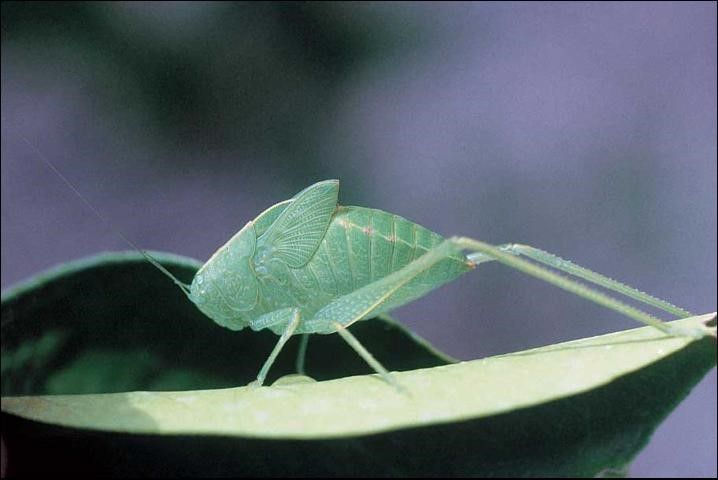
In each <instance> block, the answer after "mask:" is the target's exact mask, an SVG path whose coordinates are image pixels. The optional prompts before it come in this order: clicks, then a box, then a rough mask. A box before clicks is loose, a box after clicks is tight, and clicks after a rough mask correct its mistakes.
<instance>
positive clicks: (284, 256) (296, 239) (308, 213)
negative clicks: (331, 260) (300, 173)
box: [257, 180, 339, 268]
mask: <svg viewBox="0 0 718 480" xmlns="http://www.w3.org/2000/svg"><path fill="white" fill-rule="evenodd" d="M338 196H339V180H324V181H322V182H318V183H315V184H314V185H311V186H309V187H307V188H305V189H304V190H302V191H301V192H299V193H298V194H296V195H295V196H294V198H293V199H292V203H291V204H290V205H289V206H287V207H286V208H285V209H284V211H283V212H282V213H281V214H280V215H279V217H277V219H276V220H275V221H274V222H273V223H272V225H271V226H270V227H269V228H268V229H267V231H266V232H265V233H264V235H262V236H261V237H260V238H259V240H258V241H257V249H258V251H260V250H261V251H266V252H267V253H268V254H269V255H271V257H272V258H273V259H278V260H281V261H283V262H284V263H285V264H287V265H288V266H289V267H291V268H300V267H302V266H304V265H306V263H307V262H308V261H309V260H310V259H311V258H312V256H313V255H314V252H316V251H317V248H319V244H320V243H321V241H322V239H323V238H324V234H325V233H326V232H327V228H328V227H329V222H331V220H332V215H333V214H334V211H335V210H336V206H337V198H338Z"/></svg>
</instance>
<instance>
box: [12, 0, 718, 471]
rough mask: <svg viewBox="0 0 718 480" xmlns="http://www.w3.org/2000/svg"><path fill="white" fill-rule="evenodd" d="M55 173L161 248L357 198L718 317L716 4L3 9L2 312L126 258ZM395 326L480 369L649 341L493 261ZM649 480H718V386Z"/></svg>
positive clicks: (189, 245)
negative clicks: (293, 209) (531, 351)
mask: <svg viewBox="0 0 718 480" xmlns="http://www.w3.org/2000/svg"><path fill="white" fill-rule="evenodd" d="M28 143H29V144H30V145H32V146H30V145H29V144H28ZM36 150H37V151H36ZM38 151H39V152H41V153H38ZM41 155H42V156H45V157H46V158H47V159H49V160H50V161H52V162H53V163H54V164H55V165H57V167H58V168H59V169H60V170H61V171H62V172H63V173H64V174H65V175H66V176H67V177H68V178H69V179H70V180H71V181H72V182H73V183H75V184H76V185H77V186H78V188H79V190H80V191H81V192H82V193H83V195H85V196H86V197H87V198H88V200H89V201H90V202H91V203H92V204H93V205H94V206H95V207H96V208H97V209H98V210H99V211H101V212H102V213H103V215H105V216H106V217H107V218H108V219H109V221H110V222H111V223H112V224H113V225H114V226H115V227H116V228H117V229H119V230H121V231H122V232H124V233H125V234H126V235H127V236H128V237H129V238H131V239H132V240H133V241H134V242H136V243H137V244H138V245H140V246H141V247H142V248H146V249H154V250H163V251H168V252H174V253H179V254H183V255H187V256H191V257H195V258H198V259H207V258H209V256H210V255H211V254H212V253H213V251H214V250H215V249H216V248H217V247H219V246H220V245H221V244H223V243H224V242H225V241H226V240H227V239H228V238H229V237H230V236H231V235H232V234H234V233H235V232H236V231H237V230H238V229H239V228H241V227H242V226H243V225H244V224H245V223H246V221H248V220H249V219H251V218H253V217H254V216H255V215H256V214H257V213H259V212H260V211H261V210H262V209H264V208H265V207H267V206H269V205H271V204H273V203H275V202H277V201H280V200H283V199H286V198H289V197H291V196H292V195H294V194H295V193H296V192H297V191H299V190H301V189H302V188H304V187H305V186H307V185H308V184H310V183H312V182H314V181H317V180H320V179H325V178H339V179H341V181H342V190H341V194H340V199H341V200H340V201H341V203H343V204H348V205H362V206H368V207H376V208H381V209H384V210H387V211H390V212H393V213H397V214H399V215H402V216H404V217H406V218H409V219H411V220H414V221H417V222H419V223H421V224H423V225H425V226H426V227H428V228H430V229H432V230H434V231H436V232H439V233H442V234H445V235H451V234H461V235H467V236H471V237H475V238H479V239H482V240H485V241H489V242H492V243H503V242H522V243H528V244H530V245H534V246H537V247H540V248H543V249H546V250H548V251H551V252H554V253H556V254H559V255H561V256H563V257H565V258H568V259H572V260H575V261H576V262H577V263H579V264H581V265H584V266H587V267H589V268H592V269H594V270H597V271H599V272H601V273H604V274H607V275H609V276H611V277H614V278H617V279H619V280H622V281H625V282H627V283H628V284H630V285H633V286H635V287H637V288H640V289H642V290H645V291H647V292H650V293H652V294H655V295H657V296H659V297H661V298H666V299H668V300H670V301H672V302H674V303H676V304H677V305H680V306H682V307H685V308H687V309H689V310H691V311H693V312H695V313H707V312H712V311H714V310H715V309H716V4H715V3H689V2H685V3H683V2H681V3H666V2H663V3H640V4H630V3H620V4H614V3H600V4H598V3H580V4H579V3H560V4H552V3H531V4H528V3H456V4H444V3H442V4H438V3H436V4H433V3H308V4H306V3H288V4H284V3H248V4H247V3H238V4H237V3H224V2H221V3H213V2H202V3H193V2H187V3H185V2H177V3H175V2H163V3H159V2H158V3H144V2H132V3H129V2H127V3H125V2H117V3H101V4H100V3H74V4H69V5H57V6H56V5H54V4H43V3H39V2H32V3H8V2H4V3H3V4H2V287H3V289H4V288H7V287H8V286H10V285H12V284H14V283H15V282H18V281H20V280H22V279H24V278H27V277H28V276H30V275H33V274H35V273H38V272H40V271H42V270H44V269H46V268H48V267H51V266H53V265H55V264H58V263H61V262H66V261H68V260H72V259H77V258H80V257H83V256H86V255H90V254H95V253H98V252H100V251H106V250H126V249H127V246H126V245H125V244H124V243H123V242H122V240H120V239H119V238H118V237H117V235H116V234H115V233H113V231H112V230H111V229H109V228H108V227H106V226H105V225H104V224H103V223H102V222H101V221H99V220H98V219H97V218H96V217H95V216H94V215H93V214H92V213H91V212H90V211H89V210H88V209H87V208H86V207H85V206H84V205H83V204H82V202H81V201H80V200H79V199H78V198H77V197H76V196H75V195H74V194H73V193H72V192H71V191H70V190H69V189H68V188H67V186H66V185H64V184H63V182H62V181H61V180H60V179H59V178H58V177H57V175H56V174H54V173H53V172H52V171H51V170H50V169H49V168H48V167H47V166H46V165H45V164H44V163H43V162H42V160H41V158H40V156H41ZM396 316H397V317H398V318H399V319H401V320H402V321H403V323H405V324H406V325H407V326H409V327H410V328H411V329H413V330H415V331H417V332H418V333H420V334H421V335H422V336H424V337H426V338H427V339H429V340H430V341H431V342H432V343H433V344H434V345H436V346H437V347H439V348H440V349H442V350H444V351H446V352H448V353H450V354H452V355H455V356H458V357H460V358H464V359H472V358H478V357H483V356H487V355H493V354H498V353H505V352H509V351H513V350H518V349H525V348H529V347H534V346H540V345H545V344H548V343H552V342H558V341H565V340H570V339H574V338H579V337H583V336H588V335H598V334H602V333H606V332H609V331H614V330H617V329H623V328H629V327H633V326H636V325H635V324H634V323H633V322H632V321H630V320H627V319H626V318H622V317H620V316H618V315H616V314H613V313H611V312H608V311H607V310H605V309H602V308H600V307H596V306H594V305H592V304H588V303H587V302H586V301H584V300H581V299H579V298H576V297H573V296H571V295H570V294H567V293H564V292H563V291H560V290H557V289H555V288H554V287H551V286H548V285H543V284H541V283H540V282H539V281H537V280H534V279H532V278H526V277H524V276H523V275H522V274H519V273H517V272H513V271H509V270H508V269H507V268H506V267H504V266H502V265H493V264H487V265H482V266H481V267H480V268H479V269H478V270H477V271H476V272H474V273H472V274H469V275H466V276H464V277H463V278H461V279H460V280H458V281H456V282H454V283H452V284H450V285H447V286H445V287H443V288H441V289H440V290H438V291H435V292H434V293H432V294H431V295H429V296H428V297H425V298H423V299H420V300H419V301H416V302H414V303H412V304H410V305H408V306H406V307H404V308H402V309H401V310H399V311H398V312H397V315H396ZM631 473H632V474H633V475H635V476H716V372H715V370H714V371H713V372H711V374H709V375H708V377H707V378H706V379H705V380H704V381H703V382H702V383H701V384H700V385H699V386H698V387H697V388H696V389H695V390H694V392H693V393H692V394H691V395H690V396H689V397H688V398H687V399H686V401H685V402H683V403H682V405H681V406H680V407H679V408H678V409H677V410H676V411H675V413H674V414H673V415H672V416H671V417H670V418H669V419H668V420H667V421H666V422H665V423H664V424H663V425H662V426H661V428H660V429H659V430H658V431H657V432H656V434H655V436H654V438H653V440H652V442H651V444H650V445H649V446H648V447H647V448H646V449H645V451H644V452H643V453H642V454H641V455H640V457H639V458H638V459H637V461H636V462H635V464H634V465H633V468H632V470H631Z"/></svg>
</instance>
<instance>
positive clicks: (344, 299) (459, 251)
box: [27, 142, 704, 387]
mask: <svg viewBox="0 0 718 480" xmlns="http://www.w3.org/2000/svg"><path fill="white" fill-rule="evenodd" d="M27 143H28V144H29V145H30V146H31V147H32V148H33V149H35V148H34V147H33V146H32V145H31V144H30V143H29V142H27ZM35 150H36V151H37V149H35ZM38 153H40V152H38ZM40 156H41V158H42V159H43V160H44V161H45V163H47V164H48V165H49V166H50V168H52V169H53V170H54V171H55V173H57V174H58V175H59V176H60V177H61V178H62V180H64V181H65V183H67V185H68V186H69V187H70V188H71V189H72V190H73V191H74V192H75V193H76V194H77V195H78V196H79V197H80V198H81V199H82V200H83V201H84V202H85V204H86V205H87V206H88V207H89V208H90V209H91V210H92V211H93V213H95V215H97V216H98V217H99V218H100V219H101V220H103V221H104V222H106V223H109V222H107V220H106V219H105V218H104V217H103V216H102V215H101V214H100V213H99V212H98V211H97V210H96V209H95V208H94V207H93V206H92V205H91V204H90V203H89V202H88V201H87V200H86V199H85V198H84V197H83V196H82V195H81V194H80V193H79V191H78V190H77V189H76V188H75V187H74V186H73V185H72V183H71V182H70V181H69V180H68V179H67V178H65V176H64V175H62V173H60V172H59V171H58V170H57V169H56V168H55V167H54V166H53V165H52V164H51V163H50V162H49V161H48V160H46V159H45V157H44V156H42V155H41V154H40ZM338 195H339V181H338V180H325V181H321V182H318V183H315V184H313V185H311V186H309V187H307V188H305V189H304V190H302V191H301V192H299V193H298V194H296V195H295V196H294V197H293V198H291V199H289V200H285V201H282V202H279V203H277V204H275V205H272V206H271V207H269V208H268V209H266V210H264V211H263V212H262V213H260V214H259V216H257V218H255V219H254V220H252V221H250V222H248V223H247V224H246V225H245V226H244V227H243V228H242V229H241V230H240V231H239V232H237V233H236V234H235V235H234V236H233V237H232V238H230V239H229V241H227V243H225V244H224V245H223V246H221V247H220V248H219V249H218V250H217V251H216V252H215V253H214V254H213V255H212V256H211V258H210V259H209V260H207V262H206V263H205V264H204V265H203V266H202V267H201V268H200V269H199V271H198V272H197V273H196V275H195V277H194V279H193V281H192V283H191V285H186V284H184V283H182V282H181V281H180V280H179V279H177V278H176V277H174V276H173V275H172V274H171V273H170V272H168V271H167V270H166V269H165V268H164V267H163V266H162V265H160V264H159V263H158V262H157V261H156V260H155V259H153V258H152V257H151V256H150V255H149V254H147V253H146V252H144V251H143V250H141V249H139V248H138V247H137V246H136V245H135V244H134V243H133V242H131V241H130V240H128V239H127V238H126V237H125V236H124V235H122V234H121V233H119V235H120V236H121V237H122V238H123V240H125V242H127V243H128V244H129V245H131V246H132V247H133V248H135V249H137V250H138V251H140V252H141V253H142V255H144V257H145V258H146V259H147V260H148V261H149V262H150V263H152V264H153V265H154V266H155V267H157V268H158V269H159V270H160V271H162V273H164V274H165V275H167V276H168V277H169V278H170V279H172V281H173V282H174V283H175V284H177V286H179V287H180V288H181V289H182V291H183V292H184V293H185V294H186V295H187V297H188V298H189V300H191V301H192V302H193V303H194V304H195V305H196V306H197V307H198V308H199V310H200V311H202V312H203V313H204V314H205V315H206V316H208V317H209V318H211V319H212V320H214V321H215V322H216V323H217V324H219V325H221V326H224V327H227V328H229V329H231V330H241V329H243V328H246V327H250V328H251V329H252V330H262V329H265V328H266V329H269V330H271V331H272V332H273V333H275V334H277V335H279V340H278V342H277V344H276V346H275V347H274V349H273V350H272V352H271V353H270V355H269V357H268V358H267V360H266V361H265V362H264V365H263V366H262V368H261V370H260V371H259V374H258V375H257V380H256V382H254V383H255V385H258V386H261V385H262V384H263V383H264V380H265V378H266V376H267V373H268V372H269V369H270V368H271V366H272V364H273V363H274V361H275V359H276V358H277V355H278V354H279V352H280V351H281V350H282V348H283V346H284V345H285V344H286V342H287V341H288V340H289V339H290V338H291V337H292V336H293V335H297V334H302V335H303V336H302V339H301V342H302V343H301V344H300V348H299V353H298V358H297V370H298V372H299V373H304V372H303V370H304V356H305V354H306V348H307V341H308V335H309V334H312V333H319V334H331V333H339V334H340V335H341V337H342V338H343V339H344V340H345V341H346V342H347V343H348V344H349V345H350V346H351V347H352V348H353V349H354V350H355V351H356V352H357V353H358V354H359V355H360V356H361V357H362V358H363V359H364V360H365V361H366V362H367V363H368V364H369V365H370V366H371V367H372V368H373V369H374V370H376V371H377V372H378V373H379V374H380V375H381V376H382V377H383V378H384V379H385V380H386V381H388V382H390V383H392V384H394V385H395V386H397V387H400V386H399V385H398V384H396V382H395V381H394V380H393V377H392V376H391V375H390V374H389V372H388V371H387V370H386V369H385V368H384V367H383V366H382V364H381V363H380V362H379V361H378V360H377V359H375V358H374V357H373V355H371V353H369V352H368V351H367V350H366V348H364V346H363V345H361V343H360V342H359V341H358V340H357V339H356V337H354V336H353V335H352V334H351V333H350V332H349V330H348V327H349V326H350V325H351V324H353V323H354V322H356V321H359V320H366V319H370V318H373V317H377V316H379V315H381V314H385V313H387V312H389V311H390V310H392V309H394V308H397V307H399V306H401V305H404V304H406V303H408V302H410V301H412V300H415V299H417V298H419V297H421V296H423V295H425V294H427V293H429V292H430V291H431V290H433V289H435V288H438V287H439V286H441V285H443V284H445V283H447V282H449V281H451V280H454V279H456V278H457V277H459V276H461V275H462V274H464V273H466V272H468V271H470V270H472V269H474V268H475V267H476V266H477V265H479V264H481V263H484V262H488V261H499V262H501V263H504V264H506V265H509V266H511V267H513V268H516V269H518V270H520V271H523V272H524V273H527V274H529V275H532V276H535V277H538V278H540V279H542V280H545V281H547V282H549V283H552V284H554V285H556V286H558V287H560V288H562V289H564V290H567V291H570V292H572V293H574V294H576V295H579V296H581V297H584V298H586V299H588V300H591V301H593V302H595V303H598V304H600V305H603V306H605V307H607V308H610V309H612V310H615V311H617V312H619V313H622V314H624V315H626V316H628V317H631V318H633V319H635V320H637V321H639V322H642V323H644V324H646V325H650V326H653V327H655V328H657V329H659V330H662V331H663V332H665V333H667V334H669V335H690V336H694V337H700V336H703V335H704V332H702V331H696V332H693V331H690V332H686V331H675V330H674V329H672V328H670V327H669V326H668V325H666V324H664V323H663V322H662V321H661V320H659V319H657V318H655V317H653V316H651V315H649V314H647V313H645V312H643V311H641V310H639V309H637V308H634V307H631V306H629V305H626V304H624V303H622V302H619V301H618V300H615V299H613V298H612V297H610V296H608V295H606V294H603V293H601V292H599V291H597V290H595V289H592V288H590V287H588V286H586V285H584V284H581V283H578V282H576V281H574V280H571V279H570V278H567V277H563V276H560V275H558V274H556V273H554V272H553V271H551V270H548V269H546V268H543V267H541V266H539V264H544V265H546V266H549V267H552V268H554V269H556V270H559V271H562V272H564V273H567V274H569V275H572V276H575V277H578V278H581V279H582V280H584V281H587V282H589V283H592V284H595V285H598V286H601V287H603V288H606V289H608V290H611V291H614V292H617V293H620V294H622V295H625V296H628V297H631V298H633V299H635V300H638V301H639V302H642V303H645V304H647V305H651V306H653V307H656V308H659V309H661V310H664V311H666V312H669V313H671V314H673V315H676V316H678V317H687V316H691V313H690V312H687V311H686V310H683V309H681V308H678V307H676V306H674V305H671V304H670V303H668V302H665V301H663V300H660V299H657V298H655V297H652V296H650V295H648V294H646V293H643V292H640V291H638V290H635V289H633V288H631V287H628V286H627V285H624V284H622V283H619V282H617V281H615V280H611V279H609V278H607V277H605V276H603V275H600V274H598V273H595V272H592V271H590V270H588V269H585V268H583V267H579V266H578V265H575V264H573V263H571V262H568V261H566V260H563V259H561V258H559V257H557V256H555V255H552V254H550V253H547V252H544V251H542V250H538V249H536V248H533V247H530V246H527V245H520V244H505V245H500V246H492V245H489V244H486V243H484V242H481V241H478V240H474V239H470V238H466V237H451V238H448V239H445V238H443V237H441V236H440V235H438V234H436V233H434V232H432V231H430V230H428V229H426V228H424V227H422V226H421V225H419V224H417V223H414V222H412V221H410V220H407V219H405V218H403V217H400V216H398V215H395V214H391V213H388V212H385V211H382V210H377V209H371V208H364V207H356V206H341V205H339V204H338ZM465 251H467V252H468V253H467V254H465V253H464V252H465ZM520 256H523V257H527V258H529V259H531V260H533V262H531V261H527V260H523V259H521V258H519V257H520Z"/></svg>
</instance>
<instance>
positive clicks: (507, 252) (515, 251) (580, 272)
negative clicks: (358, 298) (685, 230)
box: [447, 237, 706, 338]
mask: <svg viewBox="0 0 718 480" xmlns="http://www.w3.org/2000/svg"><path fill="white" fill-rule="evenodd" d="M447 242H450V243H451V244H452V245H453V246H454V247H455V248H456V249H459V250H470V251H472V253H470V254H469V255H468V258H469V259H470V260H472V261H477V260H478V261H479V262H482V261H488V260H487V258H486V257H490V258H492V259H493V260H496V261H498V262H501V263H503V264H505V265H508V266H510V267H512V268H515V269H517V270H519V271H521V272H523V273H526V274H528V275H531V276H534V277H536V278H539V279H541V280H544V281H546V282H548V283H551V284H553V285H555V286H557V287H559V288H561V289H563V290H566V291H569V292H571V293H574V294H575V295H578V296H580V297H582V298H585V299H586V300H590V301H592V302H594V303H597V304H599V305H602V306H604V307H606V308H608V309H610V310H613V311H615V312H618V313H621V314H623V315H625V316H627V317H629V318H632V319H634V320H636V321H638V322H641V323H643V324H645V325H648V326H652V327H654V328H657V329H658V330H661V331H663V332H665V333H666V334H668V335H673V336H689V337H694V338H701V337H703V336H705V334H706V332H704V331H698V330H696V331H693V330H691V331H685V330H684V329H681V328H676V327H674V326H671V325H668V324H666V323H665V322H663V321H661V320H660V319H658V318H656V317H654V316H652V315H649V314H648V313H646V312H644V311H642V310H639V309H638V308H634V307H632V306H630V305H627V304H625V303H623V302H620V301H618V300H616V299H614V298H613V297H610V296H608V295H606V294H604V293H602V292H599V291H598V290H595V289H593V288H590V287H589V286H587V285H584V284H581V283H578V282H576V281H574V280H572V279H570V278H567V277H563V276H561V275H558V274H556V273H554V272H553V271H551V270H548V269H546V268H543V267H541V266H540V265H538V264H536V263H533V262H529V261H527V260H523V259H521V258H519V255H521V256H526V257H528V258H531V259H533V260H534V261H536V262H539V263H542V264H544V265H547V266H550V267H553V268H555V269H557V270H560V271H562V272H565V273H569V274H571V275H573V276H576V277H579V278H581V279H583V280H586V281H588V282H591V283H593V284H595V285H599V286H602V287H604V288H607V289H609V290H612V291H615V292H618V293H621V294H623V295H626V296H628V297H631V298H634V299H636V300H639V301H642V302H643V303H647V304H649V305H653V306H655V307H658V308H662V309H664V310H668V311H671V313H674V314H676V315H678V316H681V317H683V316H688V315H690V313H688V312H686V311H685V310H682V309H679V308H677V307H674V306H672V305H670V304H669V303H668V302H664V301H662V300H658V299H656V298H654V297H651V296H650V295H647V294H644V293H643V292H639V291H638V290H635V289H632V288H630V287H628V286H626V285H623V284H620V283H619V282H616V281H614V280H611V279H609V278H607V277H604V276H603V275H600V274H597V273H595V272H591V271H590V270H588V269H585V268H583V267H579V266H577V265H575V264H573V263H570V262H568V261H565V260H563V259H561V258H559V257H557V256H555V255H552V254H550V253H547V252H543V251H541V250H538V249H535V248H533V247H529V246H526V245H518V244H508V245H501V246H493V245H490V244H487V243H484V242H481V241H479V240H475V239H472V238H467V237H452V238H450V239H449V240H447Z"/></svg>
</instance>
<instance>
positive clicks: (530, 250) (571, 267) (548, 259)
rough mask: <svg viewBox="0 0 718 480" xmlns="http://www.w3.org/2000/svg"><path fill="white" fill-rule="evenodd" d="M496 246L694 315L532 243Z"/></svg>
mask: <svg viewBox="0 0 718 480" xmlns="http://www.w3.org/2000/svg"><path fill="white" fill-rule="evenodd" d="M496 248H498V249H499V250H501V251H502V252H506V253H510V254H512V255H517V256H518V255H521V256H524V257H527V258H530V259H531V260H534V261H535V262H538V263H542V264H544V265H546V266H548V267H551V268H555V269H556V270H559V271H561V272H564V273H568V274H569V275H573V276H574V277H578V278H580V279H582V280H585V281H587V282H589V283H592V284H594V285H598V286H600V287H603V288H605V289H607V290H611V291H613V292H616V293H620V294H621V295H624V296H626V297H630V298H633V299H634V300H638V301H639V302H641V303H645V304H646V305H651V306H653V307H655V308H658V309H661V310H664V311H666V312H668V313H670V314H672V315H675V316H677V317H678V318H685V317H691V316H693V314H692V313H690V312H688V311H686V310H684V309H682V308H679V307H676V306H675V305H672V304H670V303H668V302H666V301H665V300H661V299H659V298H656V297H653V296H651V295H648V294H647V293H645V292H641V291H640V290H636V289H635V288H632V287H629V286H628V285H625V284H623V283H621V282H618V281H616V280H613V279H611V278H608V277H606V276H605V275H601V274H600V273H596V272H594V271H591V270H589V269H587V268H585V267H581V266H580V265H576V264H575V263H573V262H570V261H568V260H564V259H563V258H561V257H559V256H557V255H554V254H552V253H549V252H546V251H544V250H540V249H538V248H535V247H532V246H530V245H522V244H519V243H507V244H504V245H498V246H497V247H496ZM467 258H469V260H472V261H474V262H475V263H477V264H478V263H483V262H488V261H493V260H495V259H494V258H493V257H491V256H490V255H488V254H486V253H482V252H475V253H470V254H468V255H467Z"/></svg>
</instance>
